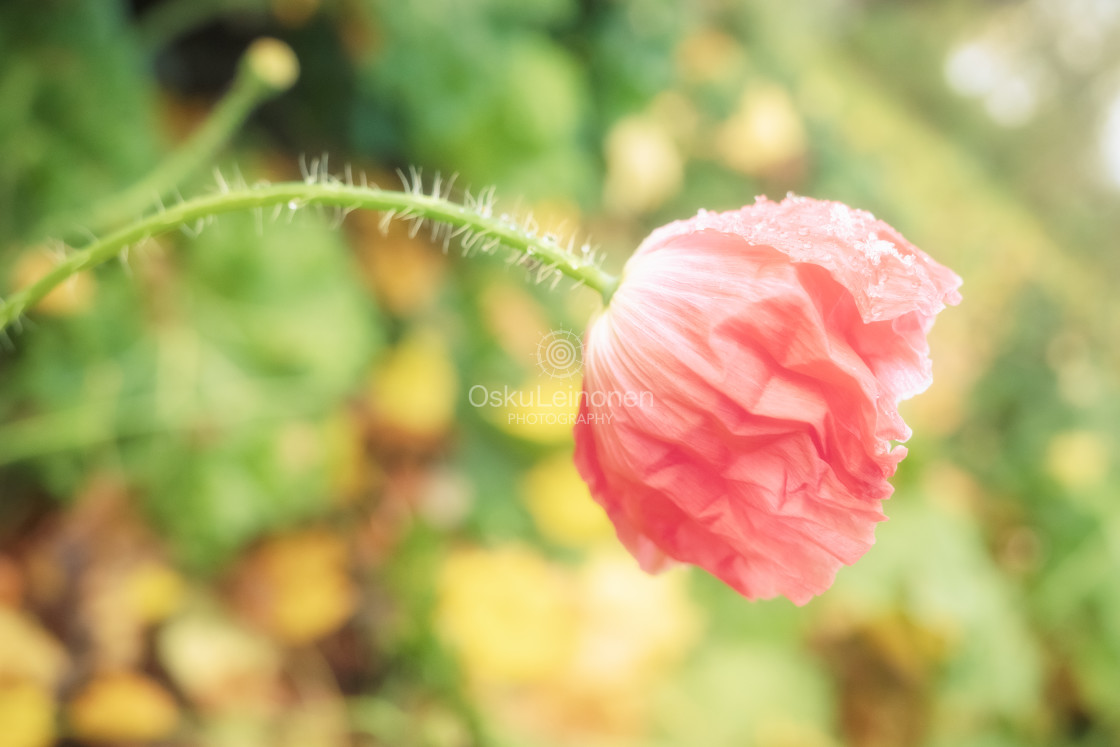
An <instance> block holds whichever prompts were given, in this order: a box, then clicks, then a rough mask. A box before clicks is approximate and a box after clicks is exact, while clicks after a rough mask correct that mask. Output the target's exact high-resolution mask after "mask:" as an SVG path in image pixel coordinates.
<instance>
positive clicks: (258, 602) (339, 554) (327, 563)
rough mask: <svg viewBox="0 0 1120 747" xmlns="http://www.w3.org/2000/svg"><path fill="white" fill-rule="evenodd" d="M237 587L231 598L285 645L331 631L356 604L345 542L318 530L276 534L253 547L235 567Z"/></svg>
mask: <svg viewBox="0 0 1120 747" xmlns="http://www.w3.org/2000/svg"><path fill="white" fill-rule="evenodd" d="M238 589H239V590H240V591H241V592H242V593H241V594H240V595H239V597H238V599H237V600H236V601H237V602H238V603H239V604H240V605H241V606H242V608H243V609H245V610H246V612H247V613H248V615H249V617H250V618H251V619H253V620H254V621H255V622H256V623H257V624H259V625H261V626H262V627H263V628H265V629H266V630H268V631H269V632H270V633H271V634H272V635H274V636H276V638H277V639H279V640H280V641H283V642H284V643H289V644H297V645H298V644H302V643H307V642H309V641H313V640H315V639H316V638H321V637H322V636H324V635H327V634H328V633H332V632H334V631H335V630H337V629H338V628H339V627H340V626H341V625H342V624H343V623H344V622H346V620H347V619H348V618H349V617H350V615H351V614H352V613H353V611H354V607H355V605H356V604H357V591H356V589H355V588H354V584H353V582H352V581H351V580H350V577H349V575H348V573H347V548H346V544H345V543H344V542H343V540H342V539H341V538H340V537H338V536H336V535H333V534H330V533H329V532H325V531H319V530H308V531H303V532H299V533H296V534H290V535H286V536H282V537H277V538H274V539H271V540H269V541H268V542H266V543H265V544H264V545H262V546H261V547H259V548H258V549H257V550H256V551H255V552H254V553H253V554H252V555H251V556H250V558H249V559H248V560H247V561H246V563H245V565H244V566H243V568H242V569H241V574H240V584H239V585H238Z"/></svg>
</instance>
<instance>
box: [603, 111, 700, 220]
mask: <svg viewBox="0 0 1120 747" xmlns="http://www.w3.org/2000/svg"><path fill="white" fill-rule="evenodd" d="M606 159H607V179H606V185H605V187H604V195H603V199H604V200H605V202H606V204H607V205H608V206H609V207H610V208H611V209H612V210H614V211H616V212H619V213H624V214H636V213H645V212H649V211H650V210H654V209H655V208H657V207H658V206H660V205H661V204H662V203H663V202H665V200H667V199H668V198H669V197H672V196H673V195H674V194H676V193H677V192H678V191H679V190H680V188H681V182H682V181H683V179H684V159H683V158H682V156H681V154H680V151H679V150H678V149H677V144H676V143H675V142H674V141H673V137H672V135H671V134H670V132H669V131H668V130H667V129H666V128H665V127H664V126H662V124H661V123H660V122H658V121H657V120H655V119H653V118H651V117H647V116H632V117H626V118H624V119H621V120H619V121H618V122H617V123H615V125H614V126H613V127H612V128H611V130H610V132H609V133H608V134H607V140H606Z"/></svg>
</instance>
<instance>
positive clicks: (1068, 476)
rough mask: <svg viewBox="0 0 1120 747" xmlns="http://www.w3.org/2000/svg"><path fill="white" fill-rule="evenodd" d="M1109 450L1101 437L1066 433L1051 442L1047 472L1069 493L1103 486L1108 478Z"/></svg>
mask: <svg viewBox="0 0 1120 747" xmlns="http://www.w3.org/2000/svg"><path fill="white" fill-rule="evenodd" d="M1109 462H1110V459H1109V447H1108V444H1107V443H1106V442H1105V440H1104V437H1103V436H1102V435H1101V434H1100V433H1094V432H1093V431H1084V430H1078V431H1066V432H1064V433H1059V434H1057V435H1056V436H1054V437H1053V438H1052V439H1051V440H1050V445H1049V446H1048V447H1047V449H1046V469H1047V471H1048V472H1049V473H1050V476H1051V477H1053V478H1054V479H1055V480H1057V481H1058V482H1059V483H1061V485H1062V486H1063V487H1065V488H1066V489H1067V490H1086V489H1088V488H1093V487H1096V486H1097V485H1100V484H1101V483H1102V482H1103V481H1104V479H1105V477H1107V475H1108V469H1109Z"/></svg>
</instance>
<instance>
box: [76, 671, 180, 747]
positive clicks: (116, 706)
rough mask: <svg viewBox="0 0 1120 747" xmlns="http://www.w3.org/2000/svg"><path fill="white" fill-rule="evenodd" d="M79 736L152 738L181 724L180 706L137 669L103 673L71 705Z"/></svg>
mask: <svg viewBox="0 0 1120 747" xmlns="http://www.w3.org/2000/svg"><path fill="white" fill-rule="evenodd" d="M67 715H68V717H69V721H70V728H71V729H72V731H73V733H74V735H75V736H76V737H78V738H79V739H84V740H85V739H88V740H93V741H119V742H125V741H137V742H138V741H152V740H156V739H163V738H165V737H168V736H170V734H171V733H172V732H173V731H175V729H176V728H177V727H178V725H179V707H178V706H177V705H176V704H175V700H174V698H172V697H171V695H170V693H168V692H167V691H166V690H165V689H164V688H163V687H162V686H161V685H159V683H157V682H155V681H154V680H152V679H150V678H148V677H145V676H144V675H141V674H138V673H136V672H119V673H114V674H106V675H101V676H99V677H97V678H96V679H94V680H93V681H91V682H89V683H88V684H86V685H85V686H84V687H83V688H82V689H81V691H79V693H78V694H77V696H75V698H74V699H73V700H71V701H70V704H69V706H68V707H67Z"/></svg>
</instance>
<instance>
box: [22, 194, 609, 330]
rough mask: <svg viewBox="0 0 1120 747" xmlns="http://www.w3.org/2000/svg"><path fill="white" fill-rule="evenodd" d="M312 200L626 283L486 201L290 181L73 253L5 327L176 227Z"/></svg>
mask: <svg viewBox="0 0 1120 747" xmlns="http://www.w3.org/2000/svg"><path fill="white" fill-rule="evenodd" d="M312 205H321V206H325V207H333V208H338V209H339V210H340V211H350V210H358V209H361V210H378V211H381V212H384V213H386V214H387V215H391V216H393V217H397V218H399V219H402V220H410V221H430V222H433V223H439V224H443V225H445V226H449V227H452V229H462V230H463V231H464V232H465V233H464V235H465V236H467V237H468V238H465V239H464V243H465V244H466V245H468V246H469V245H472V244H473V245H482V246H484V247H489V246H491V245H494V246H497V245H501V246H505V247H508V248H509V249H512V250H514V251H516V252H519V253H521V254H523V255H526V256H527V257H529V258H530V259H532V260H535V261H536V262H538V263H539V264H541V265H544V266H547V267H551V268H555V269H556V270H558V271H559V272H561V273H563V274H564V275H567V276H568V277H570V278H572V279H573V280H576V281H578V282H580V283H583V284H584V285H587V286H589V287H591V288H594V289H595V290H597V291H598V292H599V293H600V295H602V297H603V300H604V302H606V301H609V300H610V297H611V295H612V294H613V293H614V290H615V288H616V287H617V286H618V278H616V277H614V276H613V275H609V274H607V273H605V272H603V270H601V269H600V268H599V267H598V266H597V265H595V264H594V263H593V262H591V261H590V260H589V259H587V258H585V257H583V256H578V255H576V254H573V253H572V252H569V251H567V250H566V249H564V248H563V247H561V246H560V245H559V244H558V243H557V242H556V241H555V240H554V239H552V238H550V237H548V236H538V235H536V234H535V233H533V232H531V231H529V230H527V229H526V228H525V227H523V226H521V225H518V224H517V223H516V222H515V221H513V220H511V219H510V218H508V217H506V216H494V215H492V214H491V213H490V210H489V209H488V207H487V206H486V205H483V206H482V207H481V208H475V207H472V206H469V205H461V204H459V203H456V202H452V201H451V200H448V199H445V198H442V197H439V196H433V195H427V194H422V193H419V192H417V191H416V190H410V191H407V192H395V191H388V190H381V189H378V188H376V187H358V186H350V185H346V184H341V183H336V182H327V183H305V182H289V183H283V184H274V185H271V186H267V187H253V188H249V189H236V190H228V191H224V192H222V193H221V194H215V195H208V196H206V197H199V198H196V199H193V200H189V201H187V202H182V203H179V204H178V205H175V206H173V207H170V208H167V209H166V210H163V211H161V212H159V213H155V214H153V215H150V216H148V217H146V218H142V219H141V220H138V221H136V222H135V223H132V224H131V225H129V226H127V227H125V228H122V229H120V230H119V231H116V232H115V233H112V234H109V235H108V236H106V237H105V238H103V239H100V240H99V241H95V242H93V243H92V244H89V245H88V246H86V247H85V248H83V249H80V250H78V251H75V252H73V253H72V254H70V255H69V256H67V257H66V258H65V259H63V260H62V261H61V262H59V263H58V264H57V265H55V266H54V268H53V269H51V271H50V272H48V273H47V274H46V275H43V276H42V277H40V278H39V279H38V280H36V281H35V282H33V283H32V284H30V285H28V286H26V287H25V288H22V289H21V290H19V291H17V292H15V293H13V294H12V295H11V296H9V297H8V298H7V299H6V300H4V301H0V331H2V330H4V329H5V328H7V326H8V325H9V324H11V323H12V322H13V321H15V320H16V319H17V318H19V316H20V315H21V314H23V313H24V312H25V311H27V310H28V309H29V308H30V307H32V306H33V305H35V303H37V302H38V301H39V300H40V299H41V298H43V297H44V296H45V295H46V294H47V293H49V292H50V291H51V290H53V289H54V288H55V287H57V286H58V285H60V284H61V283H63V282H65V281H66V279H67V278H70V277H72V276H73V275H75V274H77V273H79V272H81V271H83V270H88V269H90V268H92V267H96V266H98V265H100V264H103V263H104V262H106V261H108V260H110V259H113V258H114V257H117V256H118V254H120V253H121V252H122V251H123V250H125V249H127V248H128V247H130V246H133V245H137V244H141V243H143V242H145V241H147V240H148V239H150V238H154V237H156V236H158V235H160V234H164V233H167V232H168V231H173V230H175V229H178V228H189V227H190V226H192V225H199V224H201V223H204V222H205V221H206V220H207V219H208V218H210V217H211V216H214V215H219V214H221V213H230V212H234V211H239V210H252V209H262V210H263V209H265V208H273V209H274V210H283V209H288V210H293V211H294V210H297V209H299V208H301V207H305V206H312ZM454 233H455V231H454V230H452V234H454ZM467 242H470V243H469V244H467Z"/></svg>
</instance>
